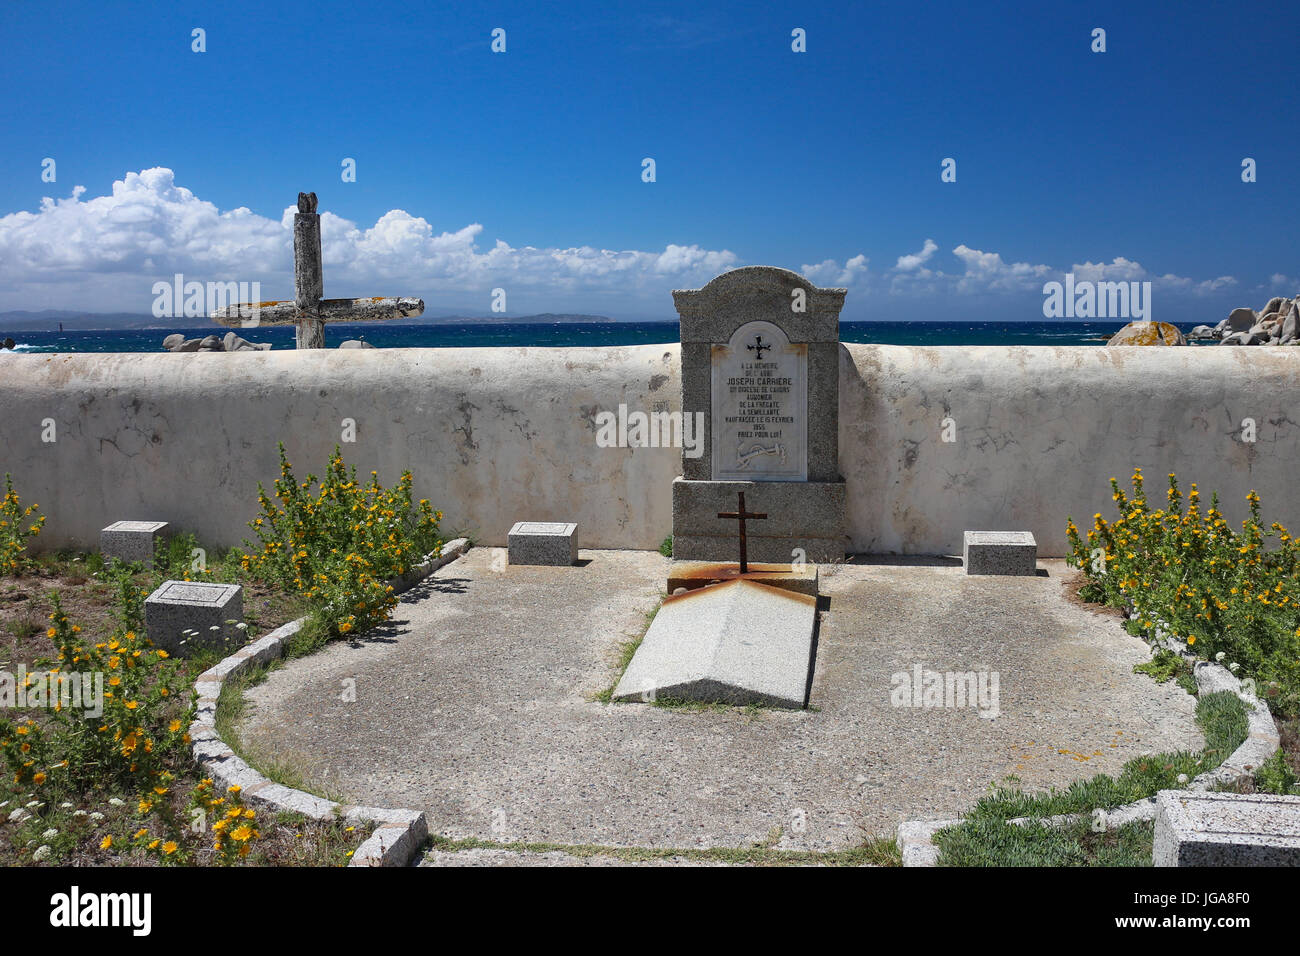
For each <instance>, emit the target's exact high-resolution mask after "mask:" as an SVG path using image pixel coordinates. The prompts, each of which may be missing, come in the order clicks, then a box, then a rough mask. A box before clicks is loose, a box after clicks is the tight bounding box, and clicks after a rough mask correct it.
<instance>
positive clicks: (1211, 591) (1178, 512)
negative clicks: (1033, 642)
mask: <svg viewBox="0 0 1300 956" xmlns="http://www.w3.org/2000/svg"><path fill="white" fill-rule="evenodd" d="M1111 491H1112V498H1113V499H1114V501H1115V503H1116V507H1117V508H1118V510H1119V516H1118V517H1117V518H1116V519H1115V520H1114V521H1113V522H1111V523H1107V522H1106V520H1105V519H1104V518H1103V517H1102V516H1101V515H1100V514H1097V515H1095V516H1094V519H1093V522H1094V523H1093V527H1092V529H1091V530H1089V531H1088V533H1087V538H1086V540H1085V539H1084V538H1083V537H1081V536H1080V534H1079V529H1078V528H1077V527H1076V526H1075V524H1074V521H1073V519H1070V520H1069V521H1068V524H1067V526H1066V534H1067V535H1068V537H1069V539H1070V544H1071V548H1072V554H1071V556H1070V558H1069V561H1070V563H1071V564H1072V565H1074V566H1075V567H1078V568H1080V569H1081V570H1082V571H1083V572H1084V574H1085V575H1086V576H1087V579H1088V580H1087V583H1086V584H1085V585H1084V587H1083V588H1082V589H1081V590H1080V592H1079V593H1080V595H1081V596H1082V597H1083V598H1085V599H1086V600H1092V601H1098V602H1101V603H1105V604H1109V605H1112V606H1114V607H1120V608H1125V609H1127V610H1131V611H1135V612H1136V614H1137V617H1136V618H1135V619H1133V620H1130V621H1129V622H1128V624H1127V625H1126V626H1127V627H1128V628H1129V630H1130V632H1131V633H1134V634H1139V635H1141V636H1143V637H1146V638H1148V639H1151V638H1153V637H1155V636H1156V631H1157V629H1160V630H1163V631H1164V632H1165V633H1166V634H1167V635H1169V636H1170V637H1174V638H1179V639H1182V640H1184V641H1186V642H1187V644H1188V646H1189V647H1190V648H1192V649H1193V650H1194V651H1195V652H1196V653H1198V654H1200V655H1202V656H1204V657H1205V658H1206V659H1213V660H1219V661H1222V662H1223V663H1225V664H1227V665H1228V666H1230V667H1233V669H1234V670H1235V671H1238V672H1239V674H1240V676H1242V677H1251V678H1253V679H1254V680H1255V681H1256V684H1257V686H1259V688H1260V691H1261V696H1262V697H1263V698H1264V699H1265V700H1267V701H1268V702H1269V704H1270V706H1271V707H1272V708H1273V709H1274V710H1275V711H1277V712H1279V713H1283V714H1294V713H1296V712H1297V711H1300V545H1297V543H1296V540H1295V539H1294V538H1293V537H1292V536H1291V534H1290V532H1289V531H1287V529H1286V528H1284V527H1283V526H1282V525H1280V524H1278V523H1277V522H1273V523H1272V524H1270V525H1268V526H1267V528H1266V527H1265V525H1264V523H1263V519H1262V518H1261V516H1260V504H1259V496H1258V495H1257V494H1255V492H1253V491H1252V492H1250V493H1249V494H1248V495H1247V496H1246V500H1247V502H1248V503H1249V506H1250V517H1248V518H1247V519H1246V520H1245V521H1243V522H1242V525H1241V531H1240V532H1237V531H1234V530H1233V529H1232V528H1230V527H1229V526H1228V523H1227V521H1226V520H1224V518H1223V515H1222V514H1221V513H1220V512H1219V507H1218V495H1217V494H1216V495H1214V496H1213V497H1212V498H1211V503H1210V507H1209V509H1208V510H1206V511H1202V509H1201V502H1200V492H1199V491H1197V488H1196V485H1192V487H1191V490H1190V491H1189V493H1188V497H1187V506H1186V509H1184V507H1183V500H1182V493H1181V491H1180V490H1179V488H1178V481H1177V478H1176V477H1175V476H1174V475H1172V474H1171V475H1170V476H1169V489H1168V491H1167V492H1166V498H1167V504H1166V506H1165V507H1164V508H1152V507H1151V506H1150V504H1149V503H1148V502H1147V498H1146V493H1145V491H1144V488H1143V479H1142V470H1141V469H1140V468H1139V469H1137V470H1136V471H1135V473H1134V475H1133V493H1132V496H1131V497H1130V496H1129V495H1127V494H1125V493H1124V492H1123V491H1121V490H1120V487H1119V482H1118V481H1116V480H1115V479H1114V478H1112V479H1111ZM1234 665H1235V666H1234Z"/></svg>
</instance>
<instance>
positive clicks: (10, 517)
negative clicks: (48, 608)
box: [0, 472, 45, 574]
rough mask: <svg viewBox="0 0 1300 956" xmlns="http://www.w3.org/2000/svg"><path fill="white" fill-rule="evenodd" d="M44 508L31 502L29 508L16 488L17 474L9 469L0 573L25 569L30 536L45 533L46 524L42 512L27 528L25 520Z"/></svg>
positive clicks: (1, 504)
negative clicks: (11, 472) (42, 530)
mask: <svg viewBox="0 0 1300 956" xmlns="http://www.w3.org/2000/svg"><path fill="white" fill-rule="evenodd" d="M39 510H40V505H37V504H31V505H28V506H27V507H26V508H24V507H23V506H22V502H21V501H20V500H19V498H18V492H16V491H14V483H13V477H12V476H11V475H10V474H9V473H8V472H5V496H4V500H3V501H0V574H17V573H18V572H19V571H21V570H22V569H23V564H24V563H25V562H26V560H27V557H26V556H27V539H28V538H34V537H36V536H37V535H38V534H40V533H41V528H42V527H44V525H45V517H44V515H42V516H41V517H38V518H37V519H36V520H35V521H31V522H30V523H29V524H28V525H27V527H26V528H24V527H23V523H24V522H27V521H29V519H30V518H31V517H32V515H34V514H36V512H37V511H39Z"/></svg>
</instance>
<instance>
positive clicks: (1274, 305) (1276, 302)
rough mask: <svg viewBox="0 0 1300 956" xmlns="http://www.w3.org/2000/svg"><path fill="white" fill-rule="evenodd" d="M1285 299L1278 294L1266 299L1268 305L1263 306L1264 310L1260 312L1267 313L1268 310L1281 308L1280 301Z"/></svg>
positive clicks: (1272, 310) (1273, 310)
mask: <svg viewBox="0 0 1300 956" xmlns="http://www.w3.org/2000/svg"><path fill="white" fill-rule="evenodd" d="M1285 301H1286V299H1284V298H1282V297H1281V296H1280V295H1279V296H1274V297H1273V298H1271V299H1269V300H1268V305H1266V306H1264V311H1263V312H1262V313H1261V314H1262V315H1268V313H1270V312H1276V311H1278V309H1280V308H1282V303H1283V302H1285Z"/></svg>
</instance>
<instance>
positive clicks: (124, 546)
mask: <svg viewBox="0 0 1300 956" xmlns="http://www.w3.org/2000/svg"><path fill="white" fill-rule="evenodd" d="M170 533H171V532H170V529H169V528H168V526H167V522H166V521H114V522H113V523H112V524H111V525H109V526H108V527H107V528H105V529H103V530H102V531H100V532H99V553H100V554H101V555H102V556H103V558H104V560H105V561H108V560H109V559H111V558H117V559H118V560H119V561H122V562H123V563H126V564H129V563H131V562H132V561H139V562H140V563H141V564H143V565H144V566H145V567H146V568H152V567H153V552H154V547H155V546H156V544H157V542H158V541H160V540H162V539H163V538H165V537H168V536H169V535H170Z"/></svg>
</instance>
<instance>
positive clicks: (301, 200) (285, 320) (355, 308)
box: [209, 193, 424, 349]
mask: <svg viewBox="0 0 1300 956" xmlns="http://www.w3.org/2000/svg"><path fill="white" fill-rule="evenodd" d="M293 285H294V298H293V300H292V301H278V302H241V303H239V304H238V305H231V306H227V307H226V308H224V309H218V310H217V311H215V312H213V313H212V315H211V316H209V318H211V319H214V320H215V321H217V322H219V323H220V324H222V325H228V326H234V327H235V328H253V327H257V326H262V325H291V324H292V325H296V326H297V327H298V331H297V335H296V336H295V344H296V346H297V347H298V348H300V349H323V348H324V347H325V323H326V322H370V321H375V320H383V319H405V318H410V317H411V316H415V315H420V314H422V313H423V312H424V300H423V299H414V298H405V297H403V298H396V297H389V296H374V297H373V298H369V299H322V298H321V296H322V295H323V294H324V275H323V270H322V268H321V251H320V216H319V215H318V214H317V212H316V194H315V193H299V194H298V211H297V212H296V213H294V217H293Z"/></svg>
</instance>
